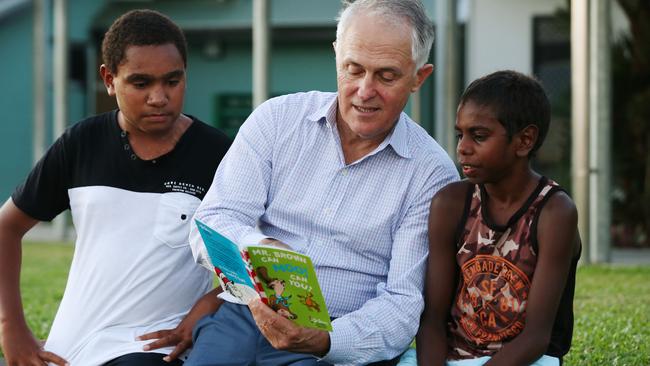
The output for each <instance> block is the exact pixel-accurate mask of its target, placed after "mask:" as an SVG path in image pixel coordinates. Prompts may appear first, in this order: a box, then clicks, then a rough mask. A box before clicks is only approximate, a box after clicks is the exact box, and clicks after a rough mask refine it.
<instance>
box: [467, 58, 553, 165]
mask: <svg viewBox="0 0 650 366" xmlns="http://www.w3.org/2000/svg"><path fill="white" fill-rule="evenodd" d="M468 101H472V102H474V103H476V104H478V105H481V106H486V107H489V108H490V109H492V113H494V116H495V118H496V119H497V120H499V122H501V124H502V125H503V127H505V129H506V131H507V133H508V138H509V139H511V138H512V136H513V135H514V134H515V133H517V132H519V131H521V130H523V129H524V128H525V127H526V126H528V125H534V126H537V129H538V134H537V141H536V142H535V145H534V147H533V149H532V150H531V152H530V154H529V156H534V155H535V152H536V151H537V150H538V149H539V148H540V147H541V146H542V144H543V143H544V139H545V137H546V133H547V132H548V128H549V124H550V120H551V104H550V102H549V100H548V97H547V96H546V92H545V91H544V88H543V87H542V85H541V84H540V82H539V81H537V80H536V79H535V78H533V77H530V76H527V75H524V74H522V73H519V72H516V71H512V70H503V71H497V72H494V73H492V74H489V75H486V76H483V77H482V78H479V79H476V80H474V81H473V82H472V83H471V84H469V86H468V87H467V89H465V92H464V93H463V95H462V96H461V97H460V103H459V105H460V106H461V107H462V106H463V105H464V104H465V103H467V102H468Z"/></svg>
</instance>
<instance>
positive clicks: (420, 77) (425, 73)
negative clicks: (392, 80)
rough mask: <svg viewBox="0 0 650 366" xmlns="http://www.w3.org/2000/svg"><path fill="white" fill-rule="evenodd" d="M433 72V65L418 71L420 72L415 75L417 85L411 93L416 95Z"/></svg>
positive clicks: (425, 65)
mask: <svg viewBox="0 0 650 366" xmlns="http://www.w3.org/2000/svg"><path fill="white" fill-rule="evenodd" d="M432 72H433V65H432V64H424V66H422V67H421V68H419V69H418V71H417V72H416V73H415V84H414V85H413V87H412V88H411V93H415V92H416V91H417V90H418V89H420V87H421V86H422V83H424V81H425V80H426V79H427V78H428V77H429V75H431V73H432Z"/></svg>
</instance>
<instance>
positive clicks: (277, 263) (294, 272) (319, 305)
mask: <svg viewBox="0 0 650 366" xmlns="http://www.w3.org/2000/svg"><path fill="white" fill-rule="evenodd" d="M196 226H197V228H198V230H199V233H200V234H201V238H202V240H203V244H204V245H205V248H206V250H207V252H208V256H209V257H210V262H211V264H212V266H213V268H214V271H215V273H216V274H217V276H218V278H219V282H220V283H221V287H222V288H223V290H224V291H225V292H227V293H228V294H230V295H231V296H232V297H233V301H238V302H239V303H241V304H247V303H248V302H249V301H250V300H251V299H253V298H255V297H259V298H261V299H262V301H263V302H264V303H266V304H267V305H269V306H270V307H271V308H272V309H273V310H275V311H276V312H278V314H280V315H282V316H284V317H285V318H287V319H291V320H292V321H294V322H295V323H296V324H298V325H300V326H303V327H309V328H316V329H321V330H327V331H331V330H332V323H331V321H330V316H329V314H328V312H327V308H326V306H325V299H324V297H323V294H322V292H321V290H320V286H319V285H318V280H317V279H316V272H315V271H314V266H313V264H312V262H311V259H310V258H309V257H308V256H306V255H304V254H300V253H297V252H294V251H291V250H287V249H281V248H278V247H274V246H263V245H251V246H247V247H246V250H240V249H239V246H237V244H235V243H234V242H232V241H231V240H229V239H228V238H226V237H225V236H223V235H221V234H219V233H218V232H217V231H216V230H214V229H213V228H211V227H210V226H208V225H206V224H205V223H203V222H201V221H200V220H196Z"/></svg>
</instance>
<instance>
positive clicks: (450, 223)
mask: <svg viewBox="0 0 650 366" xmlns="http://www.w3.org/2000/svg"><path fill="white" fill-rule="evenodd" d="M549 121H550V104H549V101H548V98H547V97H546V94H545V92H544V90H543V89H542V87H541V85H540V84H539V83H538V82H537V81H536V80H535V79H533V78H530V77H528V76H525V75H522V74H520V73H517V72H514V71H499V72H495V73H493V74H490V75H487V76H485V77H483V78H480V79H477V80H475V81H474V82H472V83H471V84H470V85H469V86H468V88H467V89H466V90H465V92H464V93H463V95H462V97H461V101H460V104H459V107H458V112H457V119H456V126H455V127H456V132H457V136H458V145H457V148H456V149H457V156H458V163H459V164H460V166H461V168H462V171H463V174H464V175H465V177H466V178H467V179H466V180H463V181H461V182H456V183H452V184H450V185H448V186H446V187H445V188H443V189H442V190H440V191H439V192H438V194H436V196H435V197H434V198H433V200H432V202H431V210H430V217H429V253H430V254H429V259H428V271H427V275H426V276H427V277H426V287H425V302H426V304H425V309H424V313H423V315H422V319H421V324H420V329H419V331H418V335H417V345H418V347H417V352H418V364H419V365H445V364H447V365H459V366H460V365H483V364H485V365H519V366H520V365H559V364H560V363H561V360H562V356H564V355H565V354H566V353H567V352H568V351H569V347H570V345H571V335H572V332H573V310H572V305H573V292H574V288H575V270H576V264H577V261H578V258H579V256H580V248H581V244H580V238H579V234H578V230H577V216H578V215H577V212H576V208H575V205H574V204H573V202H572V200H571V198H570V197H569V196H568V194H567V193H566V192H565V191H564V190H562V188H560V187H559V186H558V185H557V183H555V182H553V181H551V180H550V179H548V178H546V177H543V176H541V175H540V174H538V173H537V172H535V171H534V170H533V169H532V167H531V163H530V161H531V158H532V157H533V156H534V154H535V152H536V151H537V150H538V149H539V147H540V146H541V145H542V143H543V141H544V137H545V136H546V132H547V131H548V126H549Z"/></svg>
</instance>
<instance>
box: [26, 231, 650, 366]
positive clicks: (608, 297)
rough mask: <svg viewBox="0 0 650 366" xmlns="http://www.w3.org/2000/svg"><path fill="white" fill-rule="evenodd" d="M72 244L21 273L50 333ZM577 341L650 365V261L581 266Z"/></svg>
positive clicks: (41, 327) (575, 356)
mask: <svg viewBox="0 0 650 366" xmlns="http://www.w3.org/2000/svg"><path fill="white" fill-rule="evenodd" d="M72 249H73V248H72V246H70V245H65V244H35V243H28V244H26V245H25V246H24V252H23V257H24V258H23V273H22V278H21V283H22V290H23V302H24V306H25V313H26V314H27V321H28V323H29V326H30V327H31V328H32V330H33V331H34V333H35V334H36V336H37V337H38V338H45V337H46V336H47V333H48V331H49V328H50V324H51V322H52V318H53V317H54V314H55V312H56V308H57V306H58V304H59V300H60V298H61V296H62V295H63V288H64V287H65V281H66V276H67V272H68V267H69V265H70V261H71V259H72ZM574 308H575V314H576V322H575V330H574V335H573V346H572V348H571V351H570V352H569V354H568V355H567V356H566V358H565V362H564V365H626V366H628V365H630V366H632V365H639V366H647V365H650V327H649V325H650V266H644V267H612V266H583V267H581V268H580V269H579V270H578V279H577V289H576V296H575V303H574Z"/></svg>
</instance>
